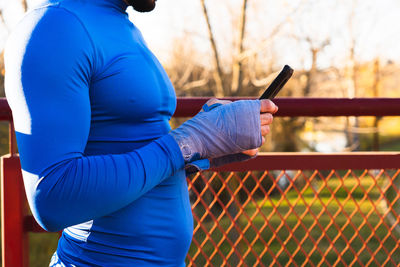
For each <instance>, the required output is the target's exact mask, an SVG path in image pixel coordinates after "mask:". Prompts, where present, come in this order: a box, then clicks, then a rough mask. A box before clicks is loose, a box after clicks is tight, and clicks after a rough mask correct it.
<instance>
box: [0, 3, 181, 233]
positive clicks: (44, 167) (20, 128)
mask: <svg viewBox="0 0 400 267" xmlns="http://www.w3.org/2000/svg"><path fill="white" fill-rule="evenodd" d="M95 70H96V54H95V50H94V47H93V43H92V40H91V39H90V36H89V35H88V33H87V32H86V30H85V28H84V26H83V25H82V24H81V22H80V21H79V19H77V18H76V17H75V16H74V15H73V14H71V13H69V12H68V11H66V10H64V9H62V8H58V7H48V8H44V9H38V10H35V11H33V12H31V13H30V14H29V15H27V16H26V18H25V19H24V20H23V21H22V23H21V24H20V25H19V27H18V29H16V31H15V32H14V34H13V35H12V37H11V38H10V40H9V43H8V45H7V48H6V95H7V99H8V101H9V104H10V106H11V109H12V111H13V117H14V121H15V128H16V134H17V141H18V147H19V153H20V157H21V165H22V169H23V177H24V183H25V188H26V192H27V197H28V200H29V203H30V206H31V209H32V212H33V214H34V216H35V218H36V219H37V220H38V222H39V223H40V225H41V226H42V227H43V228H45V229H47V230H51V231H58V230H60V229H62V228H65V227H67V226H71V225H74V224H78V223H82V222H85V221H88V220H92V219H95V218H98V217H101V216H104V215H107V214H109V213H111V212H114V211H116V210H118V209H120V208H122V207H124V206H126V205H128V204H129V203H131V202H132V201H134V200H135V199H137V198H138V197H140V196H141V195H143V194H144V193H146V192H147V191H149V190H150V189H151V188H153V187H154V186H156V185H157V184H158V183H160V182H161V181H162V180H163V179H164V178H166V177H168V176H170V175H172V174H173V173H174V172H176V171H177V170H179V169H182V168H183V166H184V160H183V158H182V154H181V151H180V149H179V147H178V145H177V144H176V142H175V141H174V139H173V138H172V137H171V136H169V135H167V136H164V137H162V138H160V139H158V140H156V141H154V142H152V143H150V144H149V145H147V146H145V147H142V148H140V149H137V150H135V151H132V152H130V153H125V154H120V155H102V156H84V155H83V151H84V148H85V146H86V142H87V138H88V134H89V128H90V101H89V89H88V88H89V85H90V79H91V76H92V74H93V72H95Z"/></svg>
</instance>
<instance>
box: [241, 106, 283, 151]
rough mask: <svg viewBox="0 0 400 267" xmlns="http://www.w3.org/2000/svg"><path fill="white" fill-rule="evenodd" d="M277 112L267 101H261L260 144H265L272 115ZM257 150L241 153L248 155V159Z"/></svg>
mask: <svg viewBox="0 0 400 267" xmlns="http://www.w3.org/2000/svg"><path fill="white" fill-rule="evenodd" d="M277 111H278V107H277V106H276V105H275V104H274V103H273V102H272V101H271V100H268V99H263V100H261V109H260V112H261V114H260V121H261V135H262V144H264V143H265V137H264V136H266V135H267V134H268V133H269V131H270V128H269V125H270V124H271V123H272V121H273V120H274V118H273V116H272V114H275V113H276V112H277ZM258 150H259V149H258V148H255V149H250V150H246V151H243V152H242V153H243V154H245V155H248V156H250V157H254V156H255V155H257V153H258Z"/></svg>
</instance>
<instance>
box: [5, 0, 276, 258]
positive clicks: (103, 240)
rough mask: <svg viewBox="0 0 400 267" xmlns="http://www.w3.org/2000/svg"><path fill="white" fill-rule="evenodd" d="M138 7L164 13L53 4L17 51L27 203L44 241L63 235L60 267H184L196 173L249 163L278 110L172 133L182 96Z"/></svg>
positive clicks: (209, 112) (13, 52)
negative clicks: (138, 18) (190, 186)
mask: <svg viewBox="0 0 400 267" xmlns="http://www.w3.org/2000/svg"><path fill="white" fill-rule="evenodd" d="M128 5H132V6H134V8H135V9H136V10H138V11H150V10H152V9H153V8H154V6H155V1H151V0H146V1H137V0H126V1H125V0H50V1H48V2H46V3H45V4H43V5H41V6H40V7H38V8H36V9H34V10H32V11H31V12H30V13H28V14H27V15H26V16H25V18H24V19H23V20H22V21H21V22H20V24H19V25H18V27H17V29H16V30H15V32H14V33H13V34H12V36H11V37H10V39H9V40H8V43H7V47H6V54H5V66H6V80H5V87H6V96H7V99H8V102H9V104H10V107H11V109H12V111H13V118H14V123H15V124H14V125H15V130H16V135H17V142H18V147H19V152H20V158H21V166H22V172H23V178H24V184H25V188H26V193H27V197H28V201H29V204H30V207H31V210H32V213H33V215H34V216H35V218H36V220H37V221H38V223H39V224H40V225H41V226H42V227H43V228H44V229H46V230H49V231H59V230H61V229H64V231H63V234H62V236H61V238H60V241H59V244H58V248H57V252H56V253H55V254H54V256H53V259H52V262H51V266H60V265H61V266H184V264H185V263H184V260H185V257H186V253H187V251H188V249H189V246H190V242H191V237H192V230H193V221H192V216H191V209H190V203H189V198H188V191H187V184H186V179H185V177H186V176H185V168H186V169H188V168H190V169H193V167H194V168H195V169H201V168H208V167H209V161H208V159H210V158H211V159H212V162H214V164H216V163H218V164H223V163H228V162H232V161H235V160H242V159H247V158H248V156H246V155H244V154H243V153H241V152H243V151H245V150H248V149H257V148H258V147H259V146H260V145H261V144H262V142H263V141H264V138H263V137H262V136H263V135H265V134H267V133H268V125H269V124H270V123H272V115H271V113H274V112H276V110H277V108H276V106H275V105H274V104H273V103H272V102H270V101H268V100H266V101H261V102H260V101H237V102H235V103H228V104H224V105H222V104H223V103H219V102H218V103H215V104H213V105H211V104H210V105H207V106H205V109H206V111H204V112H200V113H199V114H198V115H197V116H195V117H194V118H193V119H191V120H189V121H187V122H186V123H185V124H183V125H182V126H181V127H179V128H178V129H176V130H173V131H171V129H170V126H169V119H170V118H171V116H172V114H173V113H174V110H175V107H176V97H175V92H174V89H173V87H172V84H171V82H170V80H169V79H168V77H167V74H166V73H165V71H164V69H163V68H162V66H161V64H160V63H159V62H158V60H157V59H156V58H155V56H154V55H153V54H152V53H151V52H150V51H149V49H148V48H147V46H146V45H145V42H144V41H143V38H142V35H141V33H140V31H139V30H138V29H137V28H136V27H135V26H134V25H133V24H132V23H131V22H130V21H129V20H128V15H127V14H126V12H125V10H126V8H127V7H128ZM260 112H261V113H262V114H260ZM255 152H256V151H254V150H253V152H251V153H252V154H251V155H254V153H255ZM243 155H244V156H243Z"/></svg>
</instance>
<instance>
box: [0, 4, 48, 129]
mask: <svg viewBox="0 0 400 267" xmlns="http://www.w3.org/2000/svg"><path fill="white" fill-rule="evenodd" d="M46 10H47V9H46V8H40V9H36V10H32V11H31V12H29V13H28V14H27V15H26V16H25V17H24V19H23V20H22V21H21V22H20V23H19V24H18V25H17V27H16V28H15V29H14V31H13V33H12V34H11V35H10V37H9V38H8V40H7V44H6V48H5V54H4V64H5V73H6V75H5V81H4V85H5V92H6V97H7V101H8V103H9V105H10V107H11V110H12V113H13V117H14V127H15V130H16V131H17V132H20V133H24V134H31V133H32V131H31V130H32V129H31V126H32V121H31V115H30V113H29V109H28V105H27V103H26V99H25V94H24V90H23V88H22V82H21V66H22V61H23V58H24V55H25V52H26V46H27V44H28V42H29V40H30V38H31V35H32V32H33V30H34V29H35V27H36V25H37V24H38V22H39V21H40V19H41V18H42V17H43V15H44V14H45V13H46Z"/></svg>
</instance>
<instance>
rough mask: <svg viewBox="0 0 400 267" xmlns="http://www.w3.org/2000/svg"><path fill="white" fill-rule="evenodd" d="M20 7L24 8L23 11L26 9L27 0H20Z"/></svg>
mask: <svg viewBox="0 0 400 267" xmlns="http://www.w3.org/2000/svg"><path fill="white" fill-rule="evenodd" d="M22 8H23V9H24V12H26V11H28V2H27V0H22Z"/></svg>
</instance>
